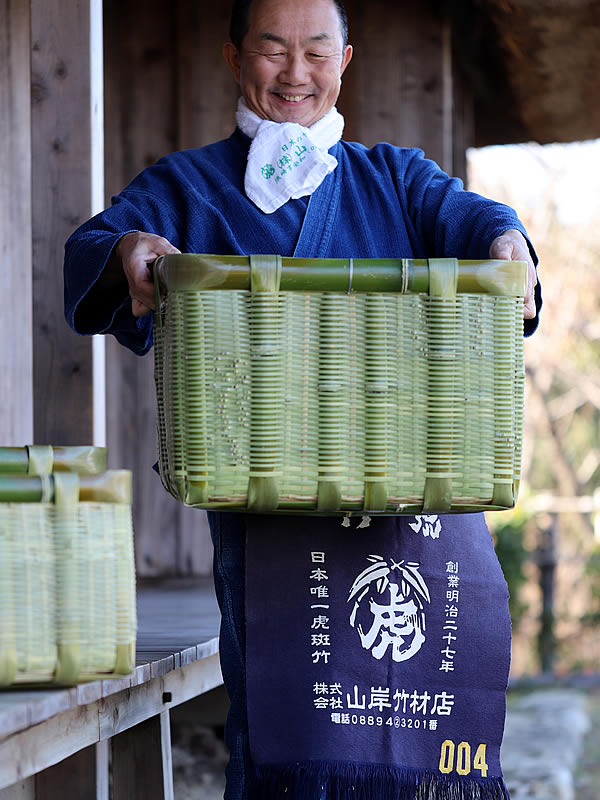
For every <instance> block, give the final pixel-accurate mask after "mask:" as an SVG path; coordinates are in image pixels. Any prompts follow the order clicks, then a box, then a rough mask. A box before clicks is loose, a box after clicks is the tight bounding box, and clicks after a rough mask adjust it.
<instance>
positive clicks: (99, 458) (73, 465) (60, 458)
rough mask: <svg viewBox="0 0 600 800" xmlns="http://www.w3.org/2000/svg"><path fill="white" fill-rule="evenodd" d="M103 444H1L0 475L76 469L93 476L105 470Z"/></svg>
mask: <svg viewBox="0 0 600 800" xmlns="http://www.w3.org/2000/svg"><path fill="white" fill-rule="evenodd" d="M106 462H107V449H106V447H93V446H92V445H71V446H68V447H54V446H52V445H39V444H38V445H26V446H25V447H0V474H3V473H6V474H10V475H49V474H50V473H51V472H77V473H78V474H80V475H92V474H95V473H98V472H106Z"/></svg>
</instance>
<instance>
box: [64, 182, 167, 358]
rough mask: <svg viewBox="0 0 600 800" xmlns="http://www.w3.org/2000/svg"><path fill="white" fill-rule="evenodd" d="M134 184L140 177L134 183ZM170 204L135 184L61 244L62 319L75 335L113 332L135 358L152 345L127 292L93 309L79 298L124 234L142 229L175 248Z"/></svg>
mask: <svg viewBox="0 0 600 800" xmlns="http://www.w3.org/2000/svg"><path fill="white" fill-rule="evenodd" d="M136 180H137V181H138V183H139V179H136ZM173 208H174V207H173V204H172V203H169V202H168V201H166V200H164V199H161V197H160V196H159V195H158V194H157V193H154V192H152V191H149V189H148V188H146V187H145V186H144V184H143V182H142V184H141V186H140V185H138V186H137V187H136V185H135V182H134V184H132V185H131V186H130V187H128V188H127V189H125V190H124V191H123V192H122V193H121V194H119V195H118V196H116V197H114V198H113V201H112V206H111V207H110V208H108V209H106V210H105V211H103V212H101V213H100V214H98V215H96V216H95V217H92V219H90V220H88V221H87V222H85V223H84V224H83V225H81V226H80V227H79V228H78V229H77V230H76V231H75V232H74V233H73V234H72V235H71V237H70V238H69V239H68V241H67V243H66V244H65V261H64V303H65V306H64V308H65V318H66V320H67V322H68V324H69V325H70V326H71V328H73V330H74V331H75V332H76V333H79V334H81V335H91V334H94V333H112V334H113V335H114V336H115V337H116V338H117V339H118V341H119V342H120V343H121V344H123V345H124V346H125V347H128V348H129V349H130V350H132V351H133V352H134V353H136V354H137V355H143V354H144V353H146V352H147V351H148V350H149V349H150V348H151V347H152V316H151V315H150V314H148V315H147V316H144V317H139V318H136V317H134V316H133V314H132V313H131V299H130V297H129V295H128V294H126V293H123V294H119V293H118V292H117V293H115V295H114V297H112V298H110V300H109V301H107V302H105V303H104V305H103V306H102V307H98V308H96V307H95V306H93V305H91V304H90V303H89V302H88V303H83V300H84V299H85V298H86V297H87V296H88V295H89V292H90V290H91V289H92V288H93V286H94V285H95V284H96V282H97V281H98V279H99V277H100V276H101V274H102V272H103V270H104V269H105V267H106V264H107V262H108V259H109V258H110V255H111V253H112V251H113V249H114V247H115V245H116V244H117V242H118V241H119V239H120V238H121V237H122V236H124V235H125V234H126V233H131V232H136V231H145V232H147V233H156V234H158V235H160V236H164V237H165V238H166V239H168V240H169V241H170V242H172V243H173V244H174V245H175V246H176V247H177V246H178V241H179V228H180V226H179V225H178V220H177V217H176V215H175V213H174V211H173Z"/></svg>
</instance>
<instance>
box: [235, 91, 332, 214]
mask: <svg viewBox="0 0 600 800" xmlns="http://www.w3.org/2000/svg"><path fill="white" fill-rule="evenodd" d="M235 119H236V122H237V124H238V127H239V128H240V130H241V131H243V132H244V133H245V134H246V136H249V137H250V138H251V139H252V144H251V145H250V150H249V152H248V163H247V165H246V175H245V178H244V188H245V189H246V194H247V196H248V197H249V198H250V200H252V202H253V203H254V204H255V205H256V206H258V208H260V209H261V211H264V213H265V214H272V213H273V211H277V209H278V208H280V207H281V206H282V205H283V204H284V203H287V201H288V200H295V199H297V198H298V197H304V196H305V195H310V194H312V193H313V192H314V191H315V189H317V187H318V186H320V185H321V183H322V181H323V178H325V176H326V175H329V173H330V172H333V170H334V169H335V168H336V166H337V159H336V158H334V157H333V156H332V155H330V154H329V153H328V152H327V151H328V150H329V148H330V147H333V145H334V144H336V143H337V142H339V140H340V138H341V136H342V131H343V130H344V118H343V116H342V115H341V114H340V113H339V112H338V111H337V109H336V108H332V109H331V110H330V111H328V112H327V114H325V116H324V117H322V118H321V119H320V120H318V121H317V122H315V123H314V125H311V126H310V128H305V127H304V126H303V125H299V124H298V123H297V122H271V120H268V119H261V118H260V117H259V116H258V115H257V114H255V113H254V112H253V111H251V110H250V109H249V108H248V106H247V105H246V101H245V100H244V98H243V97H242V98H240V100H239V102H238V108H237V112H236V115H235Z"/></svg>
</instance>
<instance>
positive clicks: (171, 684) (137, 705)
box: [99, 655, 223, 739]
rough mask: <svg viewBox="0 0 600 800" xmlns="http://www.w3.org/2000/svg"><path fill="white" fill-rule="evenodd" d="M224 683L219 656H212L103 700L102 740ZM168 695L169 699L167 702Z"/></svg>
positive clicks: (100, 720) (101, 705)
mask: <svg viewBox="0 0 600 800" xmlns="http://www.w3.org/2000/svg"><path fill="white" fill-rule="evenodd" d="M222 683H223V676H222V674H221V666H220V663H219V656H218V655H213V656H210V657H208V658H205V659H203V660H202V661H195V662H194V663H193V664H189V665H188V666H186V667H181V668H180V669H176V670H173V671H172V672H169V673H168V674H165V675H164V676H160V677H158V678H154V679H153V680H151V681H150V682H149V683H146V684H144V685H143V686H137V687H135V688H133V687H132V688H131V689H128V690H127V691H125V692H119V693H118V694H115V695H111V696H110V697H106V698H103V699H102V700H100V701H99V717H100V719H99V729H100V738H101V739H108V738H110V737H111V736H116V735H117V734H118V733H122V732H123V731H126V730H128V729H129V728H131V727H133V726H134V725H138V724H139V723H140V722H143V721H144V720H145V719H148V717H149V716H154V715H155V714H159V713H160V712H161V711H163V710H164V709H165V708H166V707H169V708H172V707H173V706H176V705H180V704H181V703H185V702H186V701H187V700H190V699H191V698H192V697H197V696H198V695H201V694H204V693H205V692H208V691H210V689H214V688H215V687H217V686H220V685H221V684H222ZM168 695H170V699H168V700H167V699H166V697H167V696H168Z"/></svg>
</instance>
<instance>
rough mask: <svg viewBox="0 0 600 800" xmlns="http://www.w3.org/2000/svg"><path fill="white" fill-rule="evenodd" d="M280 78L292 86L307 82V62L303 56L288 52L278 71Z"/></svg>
mask: <svg viewBox="0 0 600 800" xmlns="http://www.w3.org/2000/svg"><path fill="white" fill-rule="evenodd" d="M280 80H281V81H282V82H283V83H288V84H290V85H292V86H301V85H302V84H305V83H308V81H309V78H308V64H307V62H306V60H305V58H304V56H302V55H294V54H289V55H288V57H287V58H286V60H285V65H284V67H283V69H282V71H281V73H280Z"/></svg>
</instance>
